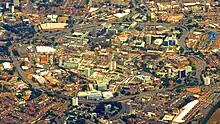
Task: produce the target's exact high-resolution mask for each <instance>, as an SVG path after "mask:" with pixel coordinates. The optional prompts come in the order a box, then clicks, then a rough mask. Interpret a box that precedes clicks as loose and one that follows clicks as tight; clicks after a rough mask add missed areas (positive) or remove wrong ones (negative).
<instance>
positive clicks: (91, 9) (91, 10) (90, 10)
mask: <svg viewBox="0 0 220 124" xmlns="http://www.w3.org/2000/svg"><path fill="white" fill-rule="evenodd" d="M98 9H99V8H90V9H89V12H94V11H96V10H98Z"/></svg>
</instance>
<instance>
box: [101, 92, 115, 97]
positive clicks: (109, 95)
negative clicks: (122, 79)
mask: <svg viewBox="0 0 220 124" xmlns="http://www.w3.org/2000/svg"><path fill="white" fill-rule="evenodd" d="M102 96H103V97H104V98H111V97H113V94H112V92H110V91H106V92H102Z"/></svg>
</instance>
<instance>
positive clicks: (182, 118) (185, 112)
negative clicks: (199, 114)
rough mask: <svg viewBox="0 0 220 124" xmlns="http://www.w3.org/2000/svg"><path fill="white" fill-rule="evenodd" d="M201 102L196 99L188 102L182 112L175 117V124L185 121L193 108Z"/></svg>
mask: <svg viewBox="0 0 220 124" xmlns="http://www.w3.org/2000/svg"><path fill="white" fill-rule="evenodd" d="M198 103H199V100H194V101H192V102H190V103H188V104H186V105H185V106H184V107H183V108H182V109H181V110H180V113H179V114H178V115H177V116H176V117H175V118H174V119H173V124H179V123H184V122H185V121H186V120H185V117H186V116H187V115H188V114H189V113H190V111H192V110H193V108H194V107H195V106H196V105H197V104H198Z"/></svg>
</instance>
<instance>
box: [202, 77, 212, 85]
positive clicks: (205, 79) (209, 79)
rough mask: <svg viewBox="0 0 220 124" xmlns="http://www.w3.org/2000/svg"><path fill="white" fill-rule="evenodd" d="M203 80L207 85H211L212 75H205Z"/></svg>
mask: <svg viewBox="0 0 220 124" xmlns="http://www.w3.org/2000/svg"><path fill="white" fill-rule="evenodd" d="M203 81H204V84H205V85H210V83H211V78H210V77H203Z"/></svg>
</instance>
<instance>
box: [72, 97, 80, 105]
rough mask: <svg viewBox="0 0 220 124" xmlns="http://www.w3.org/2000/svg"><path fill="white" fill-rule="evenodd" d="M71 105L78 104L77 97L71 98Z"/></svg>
mask: <svg viewBox="0 0 220 124" xmlns="http://www.w3.org/2000/svg"><path fill="white" fill-rule="evenodd" d="M72 105H73V106H78V105H79V100H78V97H73V98H72Z"/></svg>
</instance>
